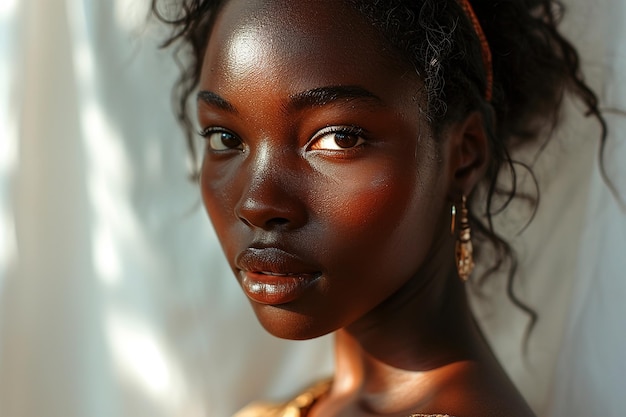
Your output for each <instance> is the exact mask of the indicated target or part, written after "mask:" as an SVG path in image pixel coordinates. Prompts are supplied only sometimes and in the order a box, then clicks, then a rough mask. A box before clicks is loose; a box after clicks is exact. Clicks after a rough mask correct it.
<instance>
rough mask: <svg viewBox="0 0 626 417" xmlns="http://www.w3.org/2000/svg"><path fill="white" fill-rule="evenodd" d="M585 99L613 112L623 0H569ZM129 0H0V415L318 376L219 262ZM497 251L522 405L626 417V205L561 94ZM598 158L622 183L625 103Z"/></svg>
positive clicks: (141, 401) (43, 414)
mask: <svg viewBox="0 0 626 417" xmlns="http://www.w3.org/2000/svg"><path fill="white" fill-rule="evenodd" d="M567 3H568V5H569V12H570V14H568V15H567V18H566V21H565V26H564V27H565V29H566V31H567V32H568V34H569V35H570V37H571V38H572V39H573V40H574V42H575V43H576V44H577V45H578V46H579V47H580V50H581V53H582V57H583V63H584V68H585V70H586V73H587V74H588V79H589V81H590V83H591V84H592V85H593V86H594V87H595V88H596V90H597V91H598V92H599V93H600V95H601V98H602V103H603V107H605V108H611V109H613V108H615V109H626V85H625V83H624V81H626V80H625V79H624V78H625V76H624V75H623V68H624V64H626V36H625V35H624V33H623V32H624V28H623V26H624V25H623V22H624V21H626V20H625V19H626V5H624V4H623V2H622V1H620V0H611V1H609V0H606V1H604V2H602V4H595V3H594V4H591V2H585V1H583V0H570V1H568V2H567ZM146 15H147V5H146V1H145V0H142V1H139V0H110V1H97V0H0V416H2V417H5V416H6V417H57V416H58V417H70V416H71V417H87V416H89V417H91V416H93V417H111V416H129V417H130V416H133V417H137V416H146V417H148V416H150V417H153V416H157V417H158V416H167V417H171V416H185V417H194V416H211V417H213V416H216V417H222V416H228V415H230V414H232V413H233V412H234V411H235V410H236V409H237V408H239V407H241V406H242V405H244V404H245V403H247V402H248V401H250V400H252V399H255V398H260V397H264V398H280V397H282V396H285V395H288V394H289V393H292V392H293V391H294V389H297V387H299V386H302V385H306V384H307V383H309V382H310V381H312V380H314V379H317V378H319V377H321V376H323V375H326V374H328V373H329V372H330V369H331V359H330V339H329V338H323V339H321V340H315V341H309V342H285V341H280V340H275V339H274V338H272V337H271V336H268V335H266V334H265V333H264V331H263V330H262V329H260V327H259V325H258V324H257V323H256V320H255V319H254V317H253V314H252V312H251V311H250V309H249V308H248V307H247V302H246V300H245V298H244V296H243V295H242V294H241V293H240V291H239V289H238V287H237V285H236V283H235V280H234V278H233V277H231V276H230V273H229V272H228V271H227V268H226V266H225V263H224V261H223V260H222V256H221V252H220V250H219V246H218V243H217V241H216V240H215V237H214V235H213V232H212V230H211V228H210V225H209V222H208V220H207V219H206V216H205V214H204V212H203V209H202V207H201V204H200V200H199V195H198V190H197V187H196V186H195V185H194V184H192V183H191V182H189V181H187V179H186V174H187V167H186V165H185V161H186V154H185V148H184V145H183V141H182V134H181V132H180V130H179V128H178V126H177V125H176V123H175V121H174V119H173V116H172V113H171V109H170V87H171V85H172V83H173V81H174V79H175V77H176V75H177V69H176V67H175V65H174V63H173V61H172V59H171V56H170V52H162V51H158V50H157V44H158V42H159V40H161V39H162V38H163V36H164V34H165V33H164V31H163V28H161V27H160V26H159V25H158V24H156V23H155V22H147V21H146V19H145V16H146ZM570 107H571V109H570V111H568V113H567V116H566V117H565V120H564V125H563V128H562V129H560V131H559V133H558V136H559V140H558V141H555V142H554V144H552V145H550V146H549V147H548V149H546V151H545V152H544V153H543V154H542V156H541V157H540V159H539V161H538V162H537V164H536V168H537V172H538V175H539V178H540V181H541V183H542V201H541V205H540V211H539V213H538V215H537V217H536V219H535V221H534V222H533V223H532V224H531V226H530V227H529V228H528V229H527V230H526V231H525V232H524V233H523V234H522V235H521V236H520V237H518V238H516V239H515V244H516V246H517V247H518V248H519V252H520V260H521V262H520V263H521V267H520V276H519V279H518V282H517V283H518V286H517V291H518V293H519V295H520V296H521V297H522V298H523V299H524V300H526V301H527V302H528V304H530V305H531V306H533V307H534V308H535V309H536V310H537V312H538V313H539V322H538V325H537V326H536V328H535V330H534V331H533V333H532V334H531V337H530V339H529V352H528V354H527V355H524V354H522V352H521V346H522V340H523V329H524V326H525V325H526V318H525V316H524V315H523V314H522V313H521V312H520V311H519V310H517V309H515V308H514V307H512V306H511V305H510V303H509V302H508V301H507V299H506V297H505V296H504V295H503V293H502V288H501V286H499V285H493V286H490V287H489V288H488V289H487V292H493V293H494V294H493V296H492V297H490V298H488V299H486V300H476V302H475V303H474V304H475V306H476V310H477V313H478V315H479V317H480V319H481V322H482V323H483V326H484V328H485V331H486V333H487V334H488V336H489V337H490V339H491V340H492V343H493V345H494V348H495V349H496V351H497V354H498V356H499V357H500V359H501V361H502V363H503V364H504V365H505V367H506V368H507V370H508V371H509V372H510V374H511V376H512V378H513V379H514V380H515V381H516V383H517V384H518V385H519V387H520V389H521V390H522V391H523V393H524V394H525V395H526V397H527V398H528V400H529V402H530V403H531V404H532V406H533V407H534V408H535V410H536V411H537V413H538V414H539V415H540V416H546V417H572V416H574V417H576V416H588V415H599V416H603V417H618V416H622V415H624V414H625V413H626V396H625V395H624V394H623V393H624V390H625V389H626V359H625V354H626V321H625V320H624V319H623V316H624V315H625V314H626V307H624V303H625V301H624V300H626V256H624V252H625V250H626V213H625V211H624V210H623V209H621V208H620V206H619V204H618V203H617V200H616V199H615V197H614V196H613V195H612V194H611V192H610V190H609V187H608V186H607V183H606V182H604V181H603V180H602V178H601V177H600V169H599V166H598V140H597V137H598V130H597V126H596V125H595V124H594V123H593V122H592V121H589V120H588V119H585V118H583V117H582V116H581V115H580V105H578V104H576V103H573V104H572V105H571V106H570ZM608 117H609V121H610V128H611V136H610V138H609V141H608V143H607V149H606V152H605V166H606V168H607V171H608V174H609V178H610V179H611V181H612V184H613V185H614V186H615V187H616V188H617V189H618V192H619V194H620V195H621V196H622V198H626V168H625V167H624V163H623V161H624V160H626V140H625V138H624V134H623V133H622V132H624V131H626V130H624V129H626V118H625V117H624V116H621V115H619V114H616V113H609V115H608Z"/></svg>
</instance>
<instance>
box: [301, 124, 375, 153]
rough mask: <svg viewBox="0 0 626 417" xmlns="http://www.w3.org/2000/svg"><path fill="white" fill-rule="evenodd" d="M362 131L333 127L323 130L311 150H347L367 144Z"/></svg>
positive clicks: (347, 127)
mask: <svg viewBox="0 0 626 417" xmlns="http://www.w3.org/2000/svg"><path fill="white" fill-rule="evenodd" d="M361 133H362V132H361V129H358V128H353V127H349V126H346V127H331V128H327V129H324V130H322V131H321V132H320V133H319V134H318V135H317V138H316V139H315V140H314V141H313V144H312V145H311V146H310V149H311V150H335V151H336V150H345V149H351V148H354V147H357V146H359V145H361V144H363V143H364V142H365V139H363V137H362V136H361Z"/></svg>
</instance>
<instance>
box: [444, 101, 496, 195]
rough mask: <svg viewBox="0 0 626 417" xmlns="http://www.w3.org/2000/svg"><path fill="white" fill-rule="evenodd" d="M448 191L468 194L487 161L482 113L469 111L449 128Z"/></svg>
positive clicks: (487, 143)
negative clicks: (449, 179)
mask: <svg viewBox="0 0 626 417" xmlns="http://www.w3.org/2000/svg"><path fill="white" fill-rule="evenodd" d="M449 136H450V137H449V139H448V140H449V143H448V145H449V148H448V150H449V152H450V159H449V161H450V165H449V170H450V171H449V173H450V178H451V191H452V192H453V193H454V194H455V195H457V196H458V195H469V194H470V192H471V191H472V189H473V188H474V186H475V185H476V184H477V183H478V182H479V181H480V180H481V179H482V177H483V176H484V175H485V171H486V169H487V164H488V161H489V140H488V136H487V132H486V129H485V125H484V119H483V116H482V115H481V114H480V113H479V112H472V113H470V114H469V115H468V116H467V117H466V118H465V119H464V120H463V121H461V122H459V123H457V124H456V125H455V126H453V127H452V128H451V129H450V130H449Z"/></svg>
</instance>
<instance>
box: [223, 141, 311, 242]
mask: <svg viewBox="0 0 626 417" xmlns="http://www.w3.org/2000/svg"><path fill="white" fill-rule="evenodd" d="M298 158H299V157H298V156H297V155H289V154H288V153H287V151H281V150H272V149H270V148H261V149H259V150H258V151H256V152H255V154H251V155H250V156H249V158H248V161H249V163H248V164H247V166H245V167H242V168H243V172H242V176H241V177H242V178H241V179H242V182H243V183H242V185H241V190H242V193H241V197H240V199H239V201H238V202H237V204H236V207H235V214H236V215H237V217H238V218H239V219H240V220H241V221H242V222H244V223H245V224H246V225H248V226H250V227H253V228H258V229H263V230H272V229H277V228H280V229H286V230H291V229H297V228H299V227H301V226H302V225H303V224H305V223H306V221H307V207H306V203H305V202H304V201H303V200H302V199H301V198H300V196H301V195H302V190H303V179H304V177H303V173H302V172H301V171H299V170H298V168H297V167H296V166H294V165H297V161H295V163H294V161H292V160H297V159H298Z"/></svg>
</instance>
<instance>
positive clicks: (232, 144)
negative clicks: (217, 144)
mask: <svg viewBox="0 0 626 417" xmlns="http://www.w3.org/2000/svg"><path fill="white" fill-rule="evenodd" d="M222 143H223V144H224V146H226V147H227V148H236V147H237V146H239V140H238V139H237V138H236V137H235V136H233V135H231V134H230V133H222Z"/></svg>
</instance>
